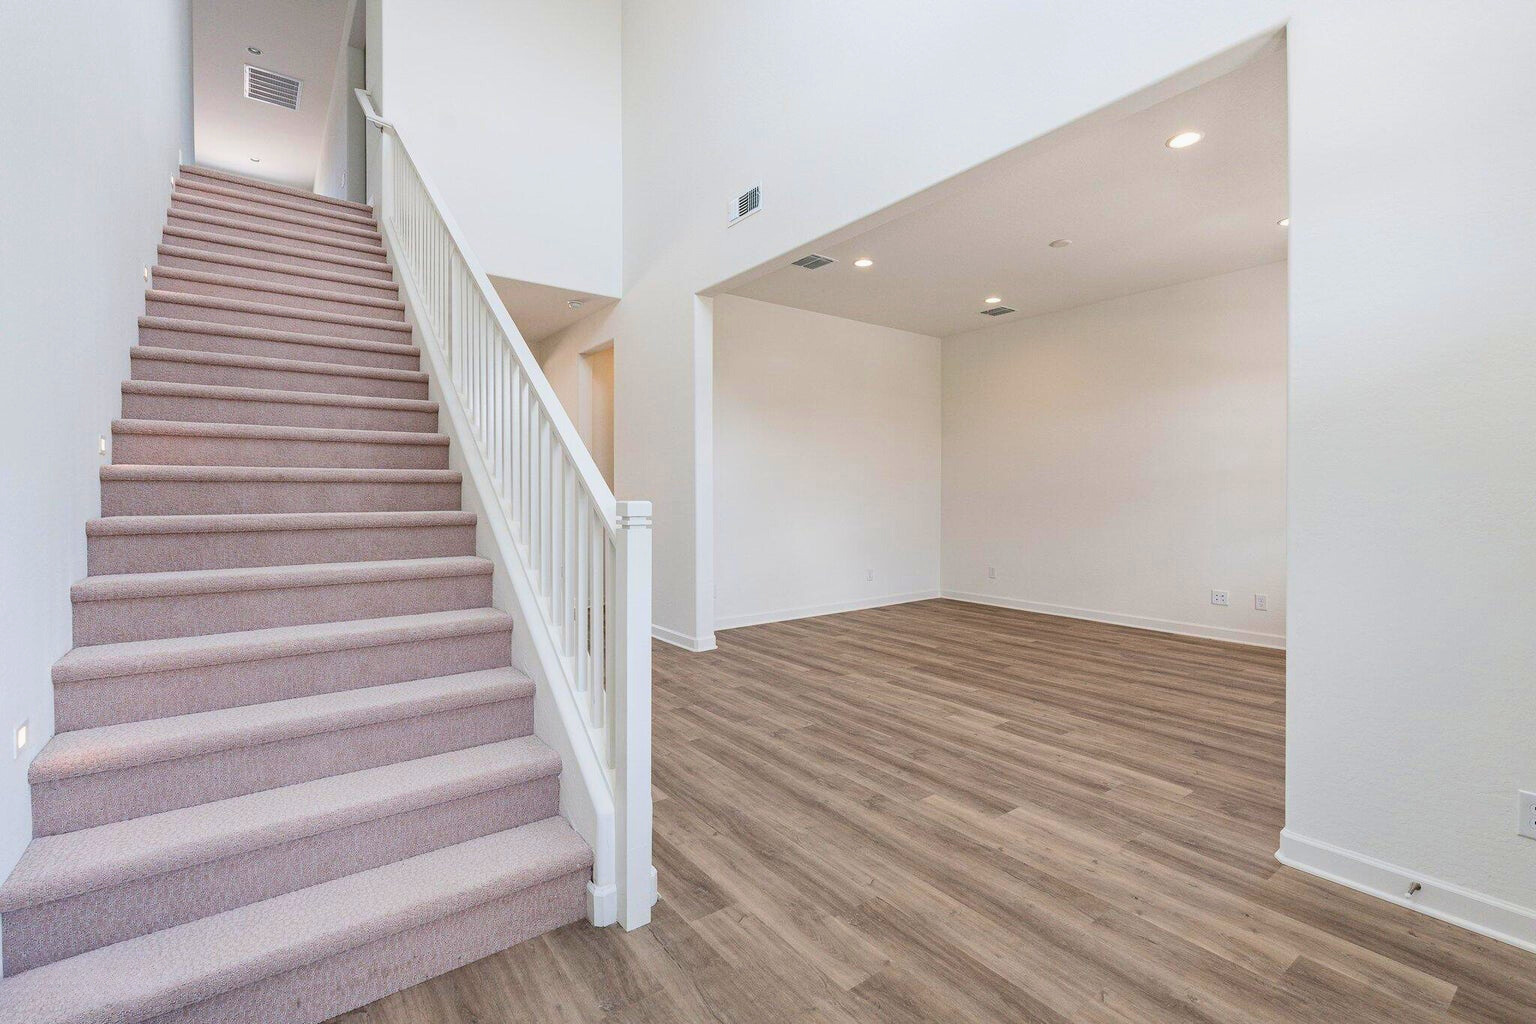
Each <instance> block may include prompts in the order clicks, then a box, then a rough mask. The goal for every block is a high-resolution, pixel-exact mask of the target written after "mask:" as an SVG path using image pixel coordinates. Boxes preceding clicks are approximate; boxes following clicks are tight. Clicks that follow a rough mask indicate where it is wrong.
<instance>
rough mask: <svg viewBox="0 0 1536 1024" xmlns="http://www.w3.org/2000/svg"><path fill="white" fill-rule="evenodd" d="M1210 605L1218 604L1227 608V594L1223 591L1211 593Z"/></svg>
mask: <svg viewBox="0 0 1536 1024" xmlns="http://www.w3.org/2000/svg"><path fill="white" fill-rule="evenodd" d="M1211 604H1219V605H1221V607H1223V608H1225V607H1226V606H1227V592H1226V591H1225V590H1213V591H1211Z"/></svg>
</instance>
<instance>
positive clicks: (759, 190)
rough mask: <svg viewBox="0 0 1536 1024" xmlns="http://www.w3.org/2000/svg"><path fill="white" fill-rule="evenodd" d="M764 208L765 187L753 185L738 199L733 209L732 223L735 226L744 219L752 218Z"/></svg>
mask: <svg viewBox="0 0 1536 1024" xmlns="http://www.w3.org/2000/svg"><path fill="white" fill-rule="evenodd" d="M762 208H763V186H761V185H753V186H752V187H751V188H749V189H747V190H746V191H745V192H743V193H742V194H741V195H739V196H737V197H736V205H735V206H734V207H732V209H731V223H732V224H735V223H736V222H737V221H739V220H741V218H743V217H750V216H752V214H754V213H756V212H757V211H758V210H761V209H762Z"/></svg>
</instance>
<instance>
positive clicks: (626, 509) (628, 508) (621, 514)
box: [614, 501, 651, 530]
mask: <svg viewBox="0 0 1536 1024" xmlns="http://www.w3.org/2000/svg"><path fill="white" fill-rule="evenodd" d="M614 514H615V518H616V519H618V527H619V529H621V530H636V529H644V530H649V529H650V528H651V503H650V502H648V501H617V502H614Z"/></svg>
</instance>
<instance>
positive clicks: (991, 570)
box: [987, 565, 997, 580]
mask: <svg viewBox="0 0 1536 1024" xmlns="http://www.w3.org/2000/svg"><path fill="white" fill-rule="evenodd" d="M987 579H989V580H995V579H997V566H995V565H989V566H987Z"/></svg>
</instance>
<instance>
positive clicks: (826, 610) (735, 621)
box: [715, 590, 940, 630]
mask: <svg viewBox="0 0 1536 1024" xmlns="http://www.w3.org/2000/svg"><path fill="white" fill-rule="evenodd" d="M939 596H940V595H939V592H938V591H937V590H924V591H921V592H919V593H916V594H886V595H884V596H883V597H865V598H860V599H859V600H857V601H839V602H837V603H836V604H821V605H815V606H814V607H809V608H783V609H780V610H779V611H774V612H754V613H752V614H749V615H727V616H726V617H725V618H723V619H716V620H715V629H717V630H720V629H740V628H741V627H742V626H761V625H763V624H764V623H768V622H789V621H790V620H792V619H810V618H814V617H816V616H817V615H836V614H837V613H838V612H857V611H863V610H864V609H866V608H884V607H885V606H886V605H892V604H909V603H911V602H912V601H932V600H934V599H935V598H937V597H939Z"/></svg>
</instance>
